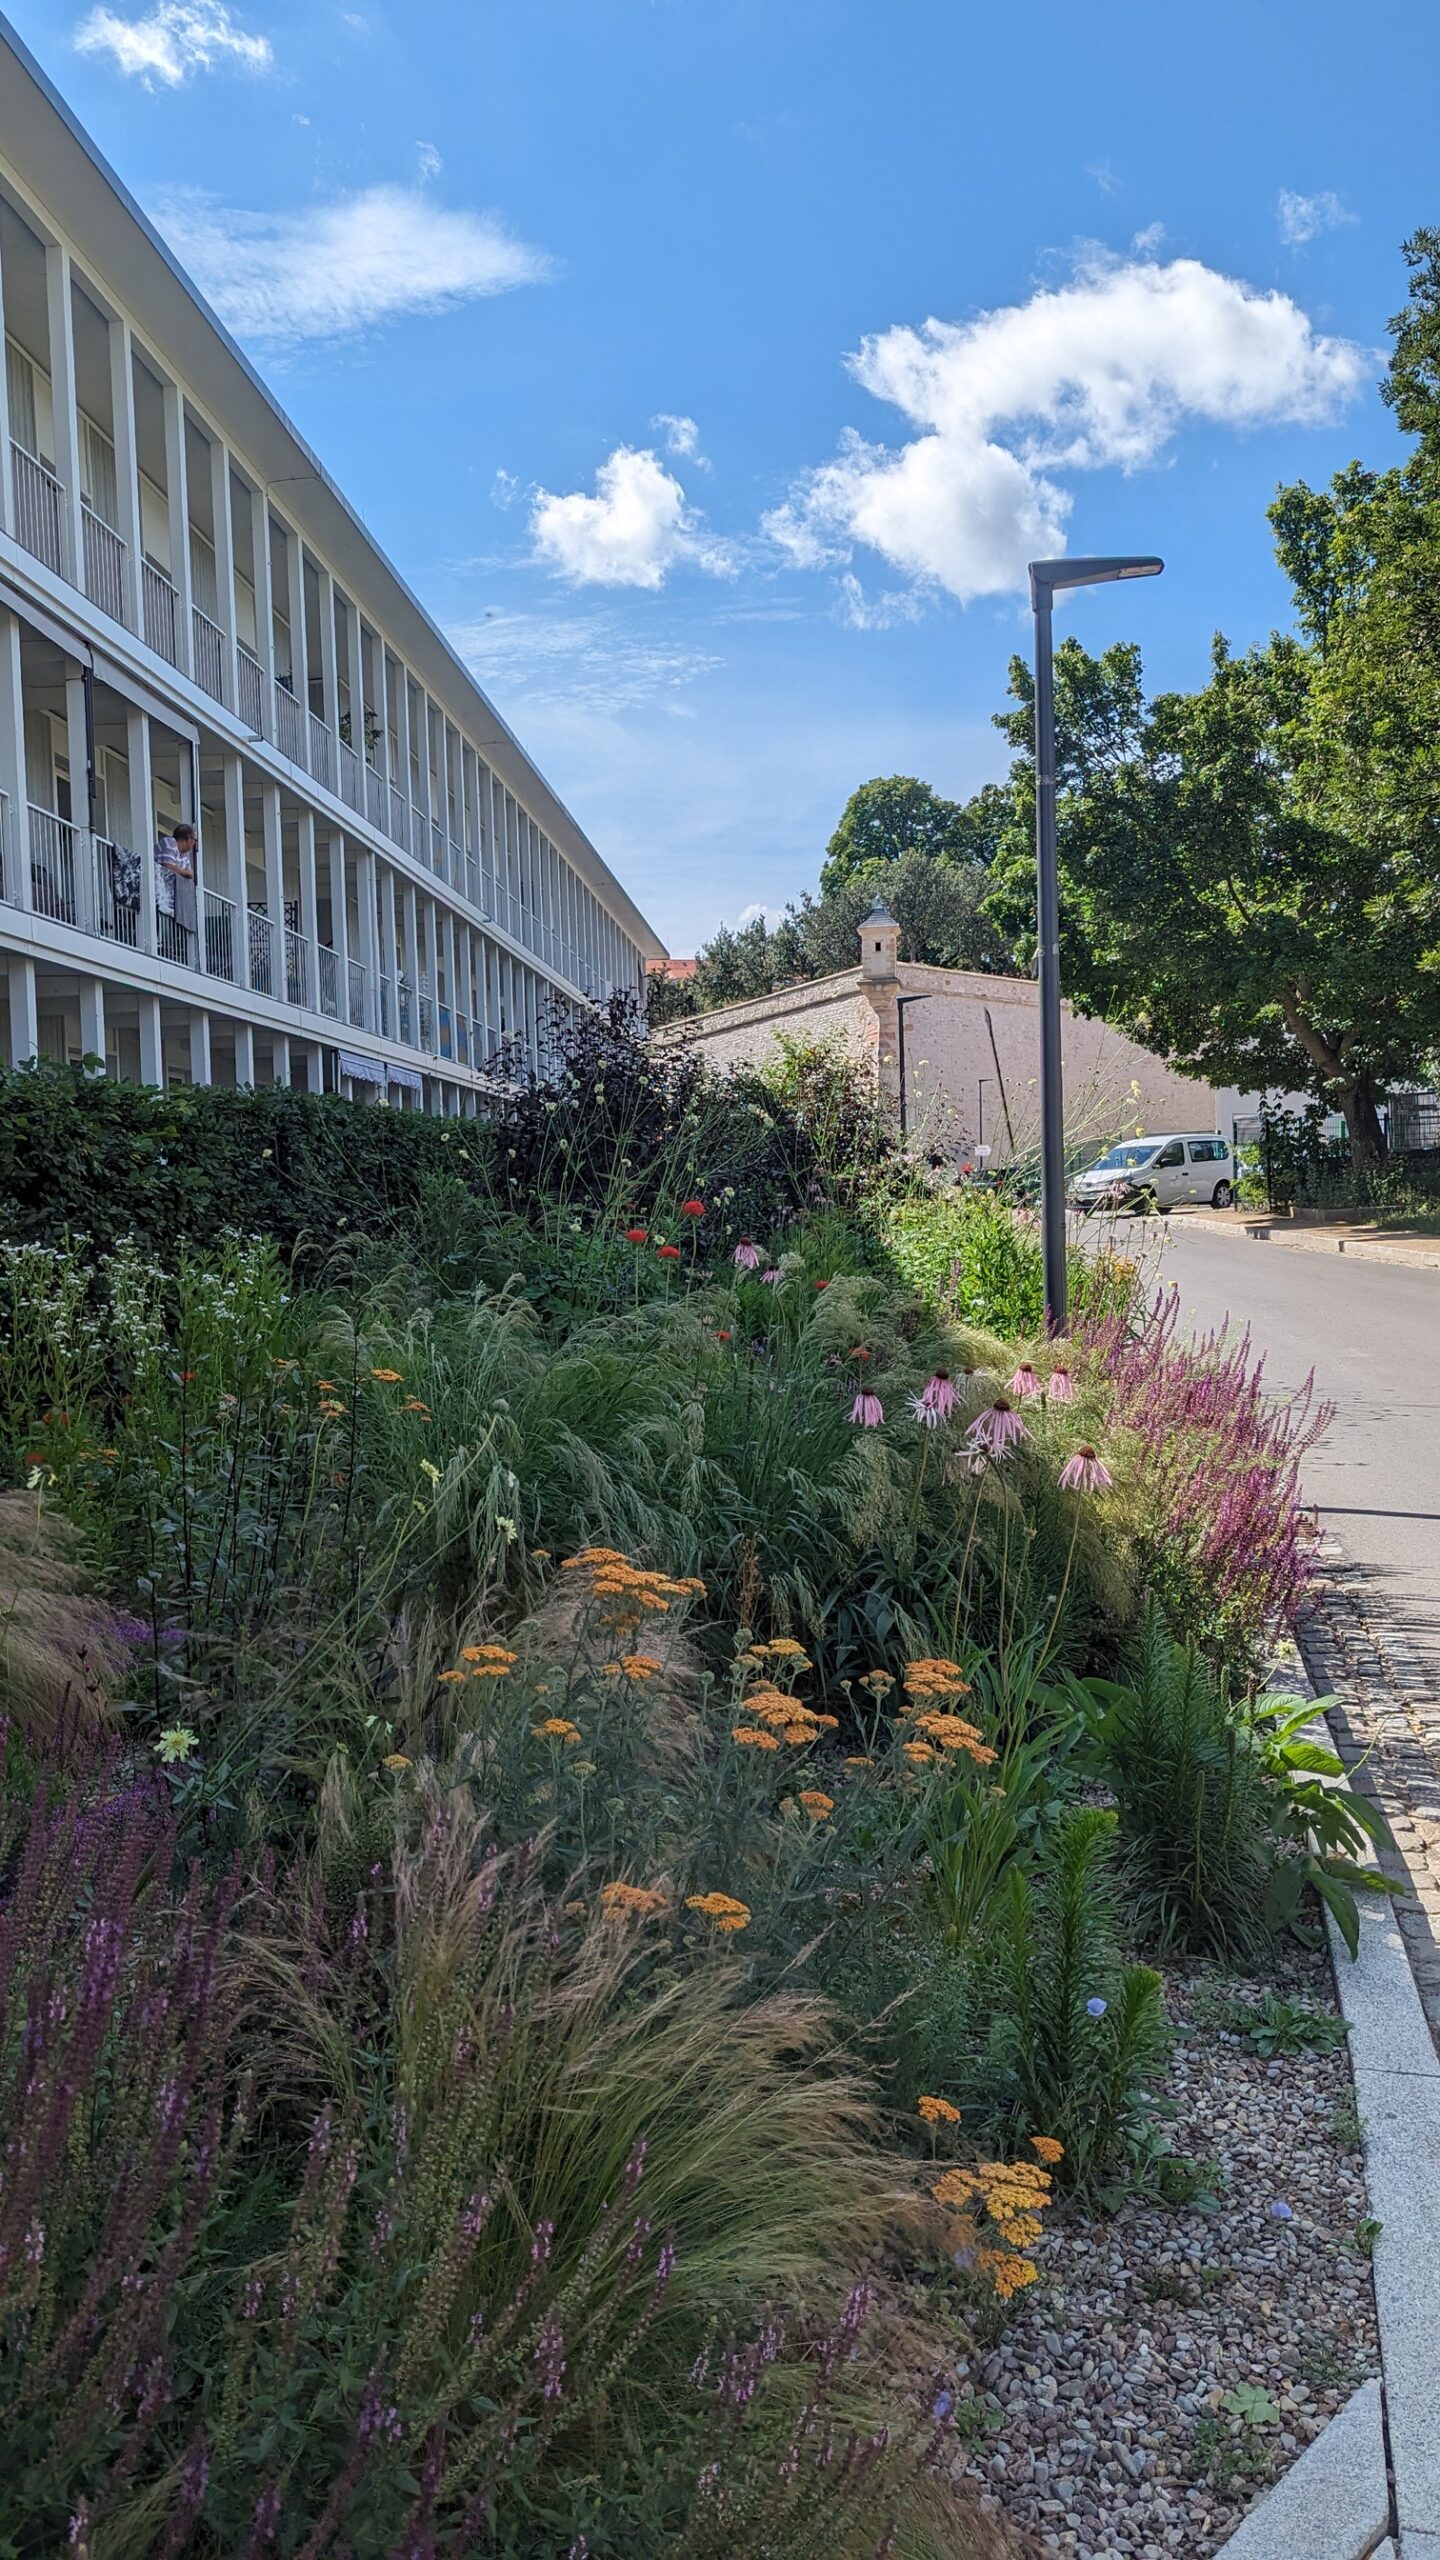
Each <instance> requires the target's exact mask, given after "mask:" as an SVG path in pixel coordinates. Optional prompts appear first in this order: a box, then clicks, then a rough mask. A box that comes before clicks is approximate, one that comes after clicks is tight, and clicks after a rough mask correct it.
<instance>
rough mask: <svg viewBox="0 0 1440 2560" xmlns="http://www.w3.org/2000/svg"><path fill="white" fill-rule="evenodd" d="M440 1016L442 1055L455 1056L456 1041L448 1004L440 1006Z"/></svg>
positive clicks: (443, 1056)
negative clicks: (452, 1030)
mask: <svg viewBox="0 0 1440 2560" xmlns="http://www.w3.org/2000/svg"><path fill="white" fill-rule="evenodd" d="M439 1017H440V1055H441V1057H442V1058H453V1056H454V1055H455V1043H454V1038H453V1036H452V1032H451V1027H450V1007H449V1006H448V1004H442V1005H441V1006H440V1007H439Z"/></svg>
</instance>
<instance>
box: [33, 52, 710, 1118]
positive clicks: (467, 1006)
mask: <svg viewBox="0 0 1440 2560" xmlns="http://www.w3.org/2000/svg"><path fill="white" fill-rule="evenodd" d="M0 291H3V304H4V329H5V363H4V366H3V369H0V995H3V997H4V999H5V1001H4V1003H3V1004H0V1034H3V1032H4V1030H5V1027H6V1023H7V1020H8V1032H9V1038H8V1056H9V1058H10V1060H11V1061H12V1062H18V1061H20V1060H22V1059H25V1058H29V1057H32V1056H35V1055H37V1054H38V1055H40V1056H42V1057H53V1058H60V1059H64V1058H70V1059H80V1058H82V1057H85V1056H94V1057H96V1058H101V1059H103V1060H104V1061H105V1064H106V1067H107V1069H108V1071H109V1072H110V1073H112V1074H120V1075H126V1076H138V1077H142V1078H143V1079H144V1080H145V1081H146V1082H149V1083H155V1084H159V1083H177V1082H193V1083H212V1082H213V1083H217V1084H219V1083H224V1084H229V1083H235V1084H242V1085H244V1084H253V1083H257V1082H258V1083H265V1082H267V1081H272V1080H273V1081H279V1082H290V1083H295V1084H304V1085H307V1086H308V1087H310V1089H312V1090H322V1089H337V1088H338V1089H339V1090H341V1091H343V1092H347V1093H351V1094H353V1095H355V1096H357V1097H358V1096H361V1095H368V1096H370V1097H372V1098H380V1097H382V1096H383V1097H385V1098H388V1099H389V1100H390V1101H392V1102H399V1103H402V1104H403V1105H405V1106H406V1107H408V1108H425V1109H430V1110H433V1111H438V1112H449V1113H459V1112H462V1111H463V1112H470V1111H473V1110H474V1108H475V1097H476V1093H477V1091H478V1089H479V1088H480V1085H481V1083H482V1081H483V1073H482V1071H483V1069H484V1067H485V1065H486V1062H487V1061H488V1060H490V1059H491V1058H492V1057H493V1055H494V1053H495V1051H496V1049H497V1048H498V1047H499V1045H500V1043H501V1042H502V1041H511V1040H518V1041H520V1042H522V1043H523V1044H524V1047H525V1050H526V1051H527V1053H528V1055H529V1056H530V1057H531V1058H532V1059H534V1058H537V1057H538V1056H539V1052H540V1046H541V1042H542V1039H543V1032H544V1025H545V1022H546V1020H547V1018H549V1017H550V1015H551V1014H552V1012H553V1009H554V1007H555V1006H556V1005H557V1004H558V1005H559V1006H560V1007H562V1008H567V1007H568V1008H573V1007H575V1006H577V1005H579V1004H581V1003H583V1002H584V1001H585V1000H586V999H587V998H590V999H594V1000H597V1001H598V1000H603V999H604V998H605V997H607V996H608V995H609V994H610V993H611V992H612V990H614V989H615V988H627V989H633V990H634V991H635V992H636V993H637V994H640V993H641V992H642V991H643V988H644V983H645V972H646V965H647V962H649V961H650V960H651V959H653V958H654V957H655V956H656V955H657V954H658V953H659V952H660V950H661V945H660V944H659V943H658V942H657V940H656V938H655V936H654V934H653V933H652V931H651V929H650V927H649V926H648V925H647V923H646V922H645V919H644V917H643V916H642V915H641V914H640V913H639V911H638V909H637V908H636V907H635V906H634V904H633V903H632V901H631V900H630V899H629V898H628V897H627V896H626V894H625V891H624V890H623V889H622V888H621V886H620V884H619V882H618V881H617V880H616V879H615V878H614V876H613V875H612V873H611V872H610V871H609V870H608V869H607V868H606V866H605V864H604V863H603V862H602V860H601V859H600V856H599V855H598V853H597V852H596V851H595V848H594V846H593V845H592V844H591V843H590V842H589V841H588V839H587V838H586V836H585V835H584V834H583V833H582V831H581V829H580V828H579V827H578V826H577V825H576V823H575V821H574V819H573V818H572V817H571V816H570V814H569V812H568V810H566V809H565V808H564V807H563V806H562V804H561V803H560V802H559V801H558V800H557V799H556V797H555V795H554V793H553V792H552V791H551V790H550V789H549V787H548V786H547V784H546V783H545V782H544V780H543V779H542V777H541V776H540V774H539V773H538V772H537V771H536V769H535V767H534V766H533V765H532V764H531V763H530V761H529V759H528V757H527V756H526V755H525V752H524V750H523V748H522V747H521V746H520V745H519V743H518V741H517V740H516V739H515V738H514V737H513V736H512V735H511V733H510V731H509V730H508V729H507V728H506V726H505V724H504V722H503V721H502V720H501V719H500V717H499V715H498V714H497V713H496V711H495V710H494V709H493V707H492V706H491V704H490V703H489V702H488V701H487V699H486V697H485V695H484V694H483V693H482V692H481V691H480V689H479V687H478V686H477V685H476V684H475V682H474V681H473V679H472V678H471V677H470V675H469V674H468V673H467V671H466V669H465V668H464V666H463V665H462V664H461V662H460V660H459V659H458V658H457V657H456V655H455V654H454V652H453V651H452V649H451V648H450V647H449V645H448V644H447V642H446V641H445V639H444V638H443V636H442V634H441V633H440V631H439V630H438V629H437V628H436V626H435V624H434V623H433V622H432V621H431V620H430V619H429V617H428V615H427V614H426V613H425V612H424V611H423V609H422V608H421V606H420V605H419V604H418V603H417V602H416V600H415V598H414V596H413V595H412V594H411V593H410V591H409V589H408V588H407V587H406V586H405V585H404V583H403V582H402V580H401V579H400V578H399V577H398V576H397V574H396V572H395V570H394V569H392V568H391V566H390V564H389V562H388V561H387V560H386V559H385V558H384V556H383V555H382V553H381V552H380V551H379V550H378V549H377V548H376V546H375V544H374V543H373V542H372V541H371V539H370V537H369V535H368V534H367V533H366V532H365V530H364V528H363V526H362V525H361V524H360V522H359V520H358V518H357V517H356V516H355V514H354V513H353V512H352V510H351V509H350V507H349V506H348V505H347V504H346V501H345V500H344V498H343V497H342V496H341V495H340V492H339V490H338V489H337V488H336V487H335V485H334V483H333V481H331V480H330V479H329V478H328V477H327V475H326V473H325V471H324V470H323V468H322V467H321V465H320V463H319V462H318V461H317V460H316V458H315V456H314V455H313V454H312V453H311V452H310V451H309V449H308V448H307V447H306V445H305V444H304V443H303V441H302V440H301V438H300V436H299V435H298V434H297V433H296V430H295V429H294V427H293V426H291V425H290V423H289V421H288V420H287V419H286V418H285V416H284V415H283V413H282V412H281V410H280V409H279V408H278V406H277V405H276V403H275V401H274V400H273V399H272V397H271V395H270V393H269V392H268V391H267V390H266V388H265V386H264V384H263V383H262V382H261V381H260V379H259V377H258V376H257V374H256V373H255V372H254V370H253V368H252V367H251V366H250V364H249V363H248V362H247V360H246V359H245V357H244V356H243V355H242V354H241V352H240V350H239V349H238V347H237V346H236V345H235V343H234V341H233V340H232V339H231V338H230V337H229V336H228V335H227V333H226V331H225V330H224V329H223V328H222V327H221V326H220V324H219V322H218V321H217V320H216V319H215V318H214V316H213V314H212V313H211V312H210V311H209V310H208V309H207V308H206V306H205V304H204V303H203V302H202V301H201V299H200V297H199V296H198V294H197V293H196V292H195V290H194V288H193V287H192V286H191V285H190V284H189V282H188V281H187V279H186V278H185V276H184V275H183V274H182V272H181V271H180V269H179V267H178V266H177V264H176V262H175V260H174V258H173V257H172V256H171V254H170V252H169V251H168V250H167V249H166V247H165V246H164V244H163V242H162V241H161V240H160V239H159V238H158V236H157V234H156V233H155V232H154V231H153V230H152V229H151V227H150V225H149V224H148V223H147V221H146V220H145V218H144V216H143V215H142V214H141V212H140V211H139V209H138V207H137V206H136V205H135V204H134V203H133V201H132V200H131V198H130V197H129V195H128V194H127V193H126V191H125V189H124V188H123V187H122V186H121V184H120V183H119V181H118V179H117V178H116V177H115V176H114V174H113V172H112V171H111V170H110V169H109V168H108V167H107V166H106V164H105V162H104V161H103V160H102V159H101V157H100V155H99V153H98V152H97V151H96V149H95V147H94V145H93V144H92V143H91V142H90V141H89V139H88V137H87V136H86V135H85V134H84V133H83V132H82V131H81V129H80V127H79V126H78V124H77V123H76V122H75V120H74V118H73V116H72V115H71V114H70V112H69V110H68V109H67V107H66V106H65V104H64V102H63V101H62V100H61V99H60V97H59V96H58V95H57V94H56V92H55V90H54V89H53V87H52V86H51V85H50V83H49V82H48V81H47V80H46V78H45V76H44V74H43V73H42V72H41V71H40V69H39V67H38V65H37V64H36V63H35V62H34V61H33V59H32V58H31V56H30V55H29V54H28V53H27V52H26V50H25V48H24V46H23V45H22V44H21V43H20V41H19V39H18V38H17V37H16V35H15V34H14V32H13V31H12V29H11V28H10V27H9V25H8V23H7V22H6V21H5V20H4V19H3V18H0ZM186 823H189V824H193V825H194V826H195V827H196V828H197V829H198V834H199V845H198V854H197V855H196V858H195V861H194V866H193V867H194V870H195V874H196V876H195V877H194V879H193V881H191V880H187V879H185V878H184V877H183V876H181V877H180V878H178V879H177V877H176V875H175V871H174V869H173V867H172V866H167V865H166V864H165V863H163V862H158V861H157V860H156V858H155V848H156V845H157V841H158V840H159V839H161V838H163V837H165V836H173V831H174V830H175V828H176V827H177V826H183V825H184V824H186Z"/></svg>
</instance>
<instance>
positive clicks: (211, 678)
mask: <svg viewBox="0 0 1440 2560" xmlns="http://www.w3.org/2000/svg"><path fill="white" fill-rule="evenodd" d="M190 628H191V633H192V636H193V645H194V650H195V681H196V683H197V684H198V685H199V686H200V688H201V691H202V692H204V693H208V694H209V695H210V697H211V699H212V701H215V702H224V701H226V700H228V689H227V686H226V683H225V634H224V632H223V631H222V630H221V628H220V625H219V623H218V622H212V621H211V619H210V616H209V614H208V613H202V612H201V610H200V607H199V606H198V604H192V606H191V607H190Z"/></svg>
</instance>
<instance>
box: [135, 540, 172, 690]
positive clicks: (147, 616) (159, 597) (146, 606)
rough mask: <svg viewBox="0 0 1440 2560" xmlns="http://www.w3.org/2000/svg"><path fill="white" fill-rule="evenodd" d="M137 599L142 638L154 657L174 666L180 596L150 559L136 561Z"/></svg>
mask: <svg viewBox="0 0 1440 2560" xmlns="http://www.w3.org/2000/svg"><path fill="white" fill-rule="evenodd" d="M140 601H141V605H142V608H143V618H144V623H145V638H146V641H147V642H148V644H149V646H150V647H151V648H152V649H153V650H154V652H155V655H156V657H157V658H168V660H169V662H170V664H171V666H172V667H178V666H179V664H180V598H179V596H178V595H177V594H176V592H175V589H174V588H173V587H172V585H171V584H170V581H169V579H168V578H167V577H166V575H165V572H164V570H163V569H157V568H156V566H155V563H154V561H153V560H142V561H141V563H140Z"/></svg>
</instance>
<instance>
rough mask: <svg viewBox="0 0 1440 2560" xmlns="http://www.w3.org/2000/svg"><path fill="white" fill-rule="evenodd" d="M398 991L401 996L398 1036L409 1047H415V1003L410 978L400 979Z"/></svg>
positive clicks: (398, 1014)
mask: <svg viewBox="0 0 1440 2560" xmlns="http://www.w3.org/2000/svg"><path fill="white" fill-rule="evenodd" d="M396 993H397V995H398V997H399V1006H398V1013H397V1018H398V1021H399V1030H398V1032H397V1035H396V1036H397V1038H398V1039H399V1040H400V1041H401V1042H402V1043H403V1045H404V1046H405V1047H406V1048H407V1049H413V1048H414V1046H415V1034H414V1021H415V1005H414V997H413V991H412V989H411V986H410V981H409V979H408V978H401V979H400V981H399V983H398V986H397V988H396Z"/></svg>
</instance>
